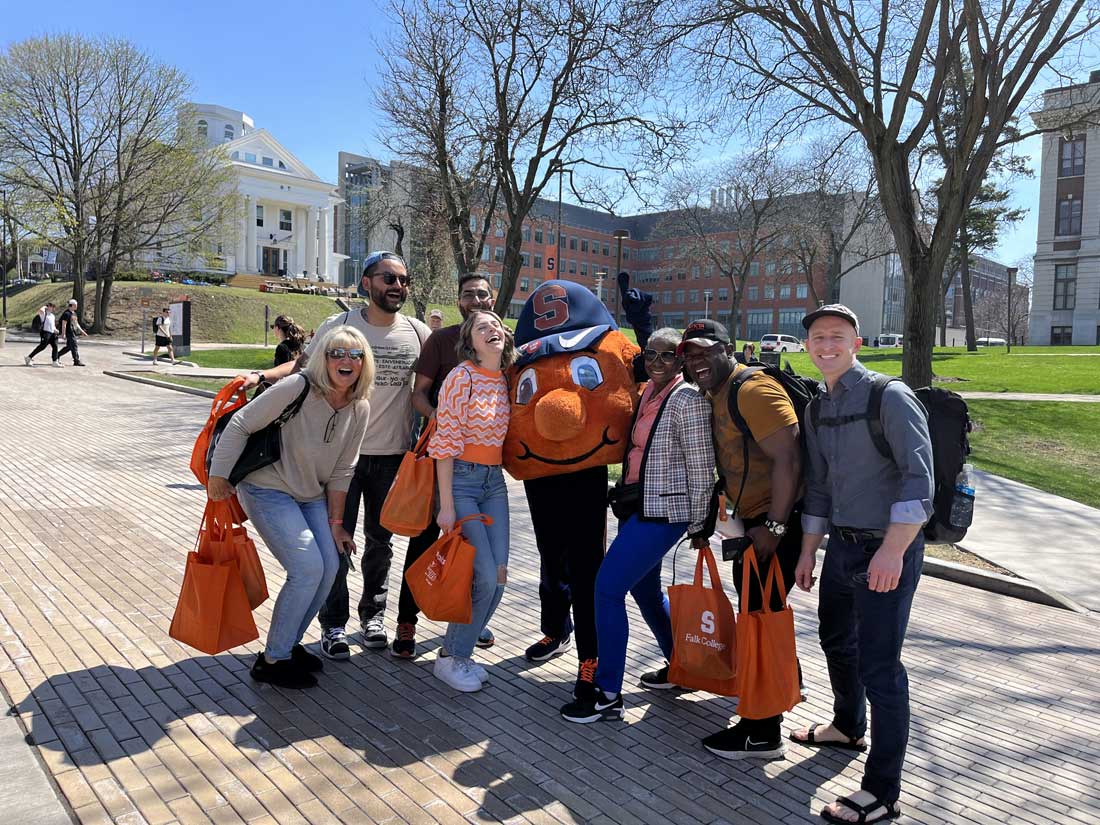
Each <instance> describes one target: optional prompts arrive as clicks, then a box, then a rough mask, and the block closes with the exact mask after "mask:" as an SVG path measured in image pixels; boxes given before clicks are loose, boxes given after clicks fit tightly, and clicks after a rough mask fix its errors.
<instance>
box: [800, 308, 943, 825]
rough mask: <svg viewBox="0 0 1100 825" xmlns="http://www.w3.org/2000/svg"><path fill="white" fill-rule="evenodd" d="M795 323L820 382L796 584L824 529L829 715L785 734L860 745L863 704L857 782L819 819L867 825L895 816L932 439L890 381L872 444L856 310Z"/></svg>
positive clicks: (808, 583)
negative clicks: (905, 655) (907, 644)
mask: <svg viewBox="0 0 1100 825" xmlns="http://www.w3.org/2000/svg"><path fill="white" fill-rule="evenodd" d="M802 323H803V325H804V326H805V327H806V329H807V330H809V338H808V339H807V344H808V348H809V352H810V358H811V359H812V360H813V362H814V365H815V366H816V367H817V368H818V369H819V370H821V373H822V375H823V376H824V377H825V385H826V386H825V390H824V391H823V392H822V394H821V396H820V397H819V398H818V399H817V400H816V401H815V402H813V403H815V404H817V405H819V407H818V409H817V410H816V415H807V416H806V419H807V420H806V451H807V464H806V497H805V510H804V512H803V516H802V526H803V529H804V531H805V535H804V539H803V544H802V556H801V558H800V560H799V563H798V568H797V569H796V572H795V580H796V582H797V583H798V586H799V587H801V588H802V589H803V590H809V589H810V588H811V587H812V586H813V584H814V581H815V579H814V577H813V572H814V564H815V555H816V552H817V548H818V547H819V546H820V543H821V539H822V538H823V537H824V534H825V533H826V532H828V533H829V544H828V546H827V548H826V551H825V565H824V567H823V568H822V571H821V597H820V600H819V603H818V618H819V621H820V627H819V633H820V636H821V647H822V650H824V652H825V658H826V660H827V662H828V665H829V681H830V683H831V685H832V689H833V698H834V702H833V709H834V712H833V718H832V720H831V722H830V723H829V724H828V725H814V726H812V727H810V728H808V729H804V730H801V731H795V732H793V733H792V734H791V739H793V740H794V741H795V742H799V743H802V744H804V745H808V746H810V747H840V748H846V749H849V750H864V749H865V748H866V743H865V741H864V734H865V733H866V730H867V702H868V700H869V701H870V703H871V709H872V714H871V753H870V755H869V757H868V759H867V767H866V769H865V772H864V776H863V781H862V783H861V790H860V791H859V792H857V793H854V794H852V795H851V796H849V797H842V798H841V799H838V800H837V801H836V802H834V803H832V804H831V805H829V806H827V807H826V809H825V811H823V812H822V815H823V816H824V817H825V818H826V819H827V820H828V821H830V822H856V821H866V822H878V821H881V820H884V819H888V818H893V815H895V814H896V810H897V800H898V797H899V795H900V793H901V769H902V763H903V762H904V759H905V748H906V744H907V742H908V738H909V682H908V677H907V676H906V673H905V667H904V665H902V663H901V647H902V643H903V642H904V640H905V631H906V628H907V626H908V623H909V610H910V608H911V606H912V603H913V595H914V593H915V591H916V587H917V582H918V580H919V579H920V572H921V565H922V562H923V559H924V538H923V536H922V534H921V529H922V527H923V526H924V523H925V522H926V521H927V520H928V518H929V517H930V516H931V515H932V493H933V472H932V444H931V440H930V438H929V435H928V421H927V417H926V414H925V411H924V408H923V406H922V405H921V404H920V402H919V401H918V400H917V398H916V396H915V395H914V394H913V392H912V390H910V389H909V387H907V386H905V385H904V384H902V383H901V382H899V381H895V382H892V383H890V384H888V385H887V386H886V388H885V390H884V392H883V395H882V404H881V410H880V414H879V418H880V421H881V424H882V429H883V435H884V436H885V440H886V442H887V444H889V447H890V457H889V458H887V457H886V456H884V455H882V454H881V453H880V452H879V450H878V449H877V448H876V446H875V444H874V442H873V441H872V439H871V430H870V426H869V424H868V421H867V413H868V409H869V406H868V402H869V400H870V396H871V389H872V385H873V378H874V375H875V374H874V373H872V372H870V371H869V370H867V369H866V368H865V367H864V366H863V365H862V364H860V363H859V362H858V361H857V360H856V353H858V352H859V349H860V345H861V342H862V339H861V338H860V337H859V320H858V319H857V318H856V316H855V313H853V312H852V311H851V310H850V309H848V308H847V307H845V306H842V305H840V304H833V305H830V306H825V307H821V308H820V309H817V310H815V311H814V312H812V313H810V314H809V315H807V316H806V317H805V318H804V319H803V322H802ZM815 421H816V426H815ZM861 812H862V813H863V814H864V815H865V817H866V818H865V820H859V816H860V813H861Z"/></svg>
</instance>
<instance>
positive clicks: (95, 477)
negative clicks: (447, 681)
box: [0, 342, 1100, 825]
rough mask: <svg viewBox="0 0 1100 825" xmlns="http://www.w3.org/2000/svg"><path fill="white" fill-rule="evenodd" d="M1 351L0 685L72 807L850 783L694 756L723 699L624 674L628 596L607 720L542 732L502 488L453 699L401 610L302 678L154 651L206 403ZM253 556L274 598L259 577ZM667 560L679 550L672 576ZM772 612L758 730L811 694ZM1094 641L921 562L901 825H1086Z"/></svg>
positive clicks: (534, 570) (334, 815) (334, 818)
mask: <svg viewBox="0 0 1100 825" xmlns="http://www.w3.org/2000/svg"><path fill="white" fill-rule="evenodd" d="M88 349H89V359H88V360H93V359H95V357H96V355H95V353H98V352H102V350H99V349H98V348H94V347H89V348H88ZM104 349H106V348H104ZM22 354H23V352H22V347H21V346H20V345H14V348H13V344H12V343H10V342H9V344H8V347H7V348H6V349H2V350H0V411H2V414H3V416H4V419H5V421H6V422H7V425H6V426H5V427H4V428H3V429H2V431H0V491H2V493H0V645H2V650H3V653H2V655H0V683H2V685H3V688H4V690H5V691H6V693H7V697H8V698H9V699H10V701H11V703H12V705H13V707H14V713H15V714H17V715H18V718H19V720H20V722H21V724H22V725H23V726H24V727H25V728H26V730H27V731H29V733H30V737H31V740H30V741H32V742H33V747H34V748H35V749H36V750H37V752H38V754H39V755H40V757H41V759H42V761H43V762H44V764H45V766H46V769H47V770H48V771H49V773H50V774H51V775H52V777H53V779H54V780H55V781H56V783H57V786H58V787H59V789H60V791H61V793H62V795H63V797H64V801H65V802H66V803H67V805H68V806H70V807H71V809H72V811H73V814H74V817H75V819H76V820H77V821H79V822H82V823H100V822H118V823H125V824H126V825H136V823H142V822H147V823H152V824H153V825H163V824H165V823H172V822H180V823H202V822H216V823H225V822H242V821H244V822H249V823H276V822H277V823H307V822H308V823H327V822H347V823H365V822H379V823H381V822H394V823H397V822H409V823H431V822H440V823H460V822H497V821H504V822H516V823H520V822H531V823H551V822H554V823H557V822H565V823H594V824H598V825H603V824H604V823H607V824H608V825H609V824H610V823H621V824H622V825H626V824H627V823H668V822H673V823H697V822H698V823H721V822H729V823H742V822H744V823H802V822H818V821H820V820H819V819H818V818H817V812H818V811H820V809H821V807H822V806H823V805H824V804H825V803H827V802H829V801H830V800H832V799H833V798H834V797H835V796H837V795H839V794H843V793H847V792H850V791H853V790H855V789H856V788H857V787H858V781H859V780H858V778H859V774H860V767H861V762H862V759H863V757H861V756H856V757H853V758H849V756H850V755H847V754H843V753H840V752H835V753H834V752H827V751H813V750H810V749H806V748H803V747H799V746H794V745H793V744H792V745H791V747H790V748H789V750H788V753H787V756H786V758H785V759H784V760H781V761H776V762H771V763H766V764H759V763H753V762H724V761H723V760H720V759H718V758H716V757H712V756H711V755H710V754H708V753H707V752H706V751H705V750H703V749H702V747H701V746H700V745H699V739H700V738H701V737H703V736H704V735H706V734H708V733H712V732H714V731H715V730H717V729H719V728H720V727H722V726H723V725H724V724H725V722H726V720H727V719H728V718H729V717H730V715H731V713H732V711H733V708H734V706H735V704H734V702H733V701H732V700H729V699H725V698H718V697H713V696H710V695H707V694H702V693H674V692H667V693H662V692H651V691H647V690H645V689H642V688H640V687H637V686H636V685H635V683H634V682H635V681H636V676H637V675H638V674H639V673H641V671H642V670H643V669H647V668H649V667H651V666H654V665H656V664H658V663H659V653H658V651H657V649H656V646H655V644H654V643H653V642H652V640H651V639H650V638H648V630H647V629H646V628H645V625H644V623H643V622H642V621H641V619H640V617H639V615H638V613H637V611H636V609H634V608H633V606H632V605H631V612H630V616H631V627H632V630H633V633H634V637H633V638H632V640H631V648H630V652H629V656H628V665H627V669H628V682H627V688H626V691H627V692H626V697H625V698H626V702H627V719H626V722H625V723H624V724H611V723H605V724H600V725H590V726H574V725H568V724H566V723H565V722H563V721H561V719H560V718H559V717H558V708H559V706H560V705H562V704H563V703H564V702H566V701H568V696H569V690H570V689H571V686H572V681H573V678H574V676H575V670H574V669H575V666H576V661H575V658H574V657H573V655H572V653H570V654H567V655H566V656H564V657H561V658H558V659H556V660H553V661H552V662H549V663H547V664H544V665H541V666H532V665H531V664H529V663H527V662H526V661H525V660H524V659H523V655H522V653H523V649H524V648H525V647H526V646H527V645H528V644H529V643H530V642H531V641H533V640H534V639H535V637H536V636H537V635H539V634H538V633H537V628H538V601H537V583H538V559H537V555H536V553H535V551H534V543H533V539H532V536H531V534H530V525H529V521H528V517H527V507H526V502H525V500H524V498H523V491H522V487H521V486H520V485H518V484H514V485H512V486H511V491H512V533H513V544H512V558H511V565H510V567H511V569H510V575H509V585H508V590H507V592H506V593H505V596H504V600H503V602H502V604H501V607H500V610H499V611H498V613H497V614H496V617H495V619H494V621H493V623H492V626H493V629H494V630H495V632H496V635H497V639H498V642H497V645H496V646H495V647H493V648H492V649H490V650H488V651H485V652H479V653H478V654H477V658H478V659H479V661H481V662H482V663H484V664H485V665H486V666H487V667H488V668H489V670H490V674H491V676H490V680H489V683H488V685H487V687H486V689H485V690H483V691H482V692H480V693H476V694H469V695H460V694H457V693H455V692H453V691H451V690H450V689H449V688H447V687H445V686H444V685H442V684H441V683H440V682H438V681H437V680H436V679H434V678H433V677H432V675H431V663H432V660H433V659H434V655H435V654H434V650H435V648H436V647H438V645H439V643H440V641H441V630H442V628H441V627H439V626H437V625H435V624H434V623H431V622H427V621H424V620H422V621H421V624H420V628H419V633H418V641H419V643H420V650H421V656H420V658H419V659H417V660H416V661H414V662H411V663H410V662H398V661H395V660H394V659H391V658H390V657H389V656H387V655H385V653H379V652H376V651H365V650H363V649H362V648H360V647H358V646H357V645H353V648H352V652H353V655H352V659H351V661H350V662H347V663H326V669H325V672H324V674H322V675H321V679H320V686H319V687H318V688H317V689H314V690H311V691H305V692H284V691H281V690H279V689H276V688H272V687H270V686H260V685H256V684H255V683H253V682H252V681H251V680H250V679H249V677H248V672H247V669H248V666H249V665H250V664H251V660H252V659H253V658H254V656H255V654H256V653H257V652H258V651H259V650H261V649H262V645H261V644H260V643H259V642H257V643H254V644H252V645H249V646H248V647H247V648H242V649H236V650H234V651H232V652H230V653H225V654H222V655H220V656H214V657H211V656H205V655H202V654H196V652H195V651H192V650H190V649H187V648H184V647H182V646H181V645H179V644H177V643H176V642H175V641H173V640H171V639H169V638H168V635H167V628H168V623H169V620H170V618H171V615H172V610H173V608H174V605H175V600H176V595H177V592H178V587H179V583H180V579H181V576H182V571H183V561H184V554H185V553H186V551H187V550H189V549H190V548H191V547H192V545H193V542H194V538H195V530H196V529H197V526H198V521H199V517H200V515H201V512H202V507H203V502H204V496H203V492H202V491H201V489H200V488H199V487H198V486H197V485H196V484H195V482H194V478H193V477H192V476H191V475H190V472H189V470H188V468H187V462H188V457H189V454H190V448H191V444H192V441H193V438H194V435H195V434H196V433H197V431H198V429H199V428H200V427H201V424H202V421H203V420H204V419H205V416H206V414H207V411H208V410H209V402H208V401H207V400H205V399H202V398H196V397H193V396H188V395H184V394H180V393H174V392H170V391H165V390H159V389H153V388H150V387H145V386H142V385H139V384H134V383H130V382H125V381H119V380H117V379H112V378H109V377H106V376H104V375H102V374H101V373H100V371H99V369H92V368H89V369H87V370H76V369H67V370H49V369H41V368H38V369H33V370H31V369H26V368H24V367H22V366H21V361H20V360H19V359H20V358H21V355H22ZM97 360H100V361H105V360H107V359H106V356H101V357H99V358H98V359H97ZM17 364H19V366H17ZM101 368H102V367H100V369H101ZM563 518H568V513H567V512H566V513H563ZM403 550H404V543H403V540H401V541H399V542H398V543H397V547H396V551H397V558H398V559H400V558H401V554H402V553H403ZM1036 552H1042V548H1039V547H1037V548H1036ZM261 555H262V557H263V560H264V564H265V568H266V570H267V574H268V581H269V585H270V588H271V591H272V593H273V594H275V593H276V592H277V590H278V588H279V587H280V586H281V584H282V571H281V569H280V568H279V566H278V565H277V564H276V563H275V562H274V560H273V559H272V558H271V556H270V555H269V554H268V553H267V552H266V550H264V549H263V548H262V546H261ZM689 564H690V560H689V559H688V557H687V554H686V553H684V552H681V554H680V559H679V563H678V571H677V573H678V575H679V577H681V578H683V577H684V576H685V575H687V573H688V567H689ZM724 569H725V570H727V571H728V568H724ZM398 570H399V565H395V571H394V573H393V576H392V578H391V587H394V588H395V587H396V584H397V581H398V579H397V575H398ZM670 575H671V564H669V565H668V566H666V576H665V581H666V583H667V582H668V581H669V579H670ZM349 580H350V581H352V582H353V583H355V582H356V577H352V578H351V579H349ZM359 582H360V583H361V579H359ZM729 584H730V583H729V582H727V585H729ZM728 589H730V590H732V587H729V588H728ZM393 592H394V593H396V590H394V591H393ZM357 597H358V588H357V587H356V588H355V589H354V590H353V593H352V598H353V599H356V598H357ZM395 602H396V598H394V599H393V602H391V605H390V607H389V609H388V611H387V618H388V619H389V620H390V623H389V631H390V633H391V634H392V632H393V624H392V621H393V618H394V615H395V611H396V604H395ZM273 604H274V600H273V599H272V600H270V601H268V602H267V603H266V604H265V605H263V606H262V607H261V608H260V609H259V610H258V611H257V613H256V620H257V624H258V625H259V627H260V631H261V634H263V633H265V632H266V628H267V625H268V622H269V620H270V614H271V608H272V606H273ZM793 605H794V609H795V612H796V623H797V629H798V633H799V652H800V655H801V657H802V663H803V667H804V670H805V673H806V681H807V684H808V687H809V690H810V695H809V698H808V701H807V702H806V703H804V704H802V705H799V706H798V707H797V708H796V709H795V710H794V711H793V712H792V713H791V714H790V715H789V717H788V722H787V723H786V725H785V728H786V729H789V728H790V726H791V725H792V724H799V725H800V724H804V723H809V722H813V721H827V720H828V718H829V714H828V711H829V707H830V702H831V700H830V696H829V692H828V680H827V677H826V675H825V671H824V660H823V657H822V655H821V651H820V648H819V647H818V646H817V640H816V617H815V607H816V597H815V596H814V595H807V594H803V593H798V594H796V595H795V596H794V598H793ZM1098 631H1100V623H1098V617H1097V616H1096V615H1078V614H1074V613H1070V612H1066V611H1061V610H1056V609H1053V608H1045V607H1038V606H1035V605H1032V604H1029V603H1026V602H1022V601H1017V600H1014V599H1010V598H1007V597H1002V596H997V595H992V594H988V593H984V592H980V591H977V590H971V589H967V588H965V587H962V586H959V585H954V584H948V583H944V582H940V581H936V580H933V579H930V578H925V579H924V580H923V581H922V583H921V587H920V589H919V591H918V595H917V599H916V602H915V604H914V609H913V619H912V623H911V625H910V631H909V637H908V644H907V647H906V653H905V660H906V663H907V665H908V668H909V677H910V683H911V686H912V691H913V725H912V740H911V743H910V751H909V758H908V762H907V771H906V778H905V783H906V784H905V789H904V792H903V796H902V804H903V806H904V809H905V811H906V818H905V819H904V820H903V821H905V822H914V823H940V822H945V823H1000V822H1004V821H1008V820H1011V821H1018V822H1023V823H1032V824H1033V825H1048V823H1082V825H1090V824H1091V823H1095V822H1097V821H1098V820H1100V778H1098V776H1097V774H1096V770H1095V766H1096V765H1097V764H1100V746H1098V745H1097V738H1098V737H1100V680H1098V679H1097V673H1100V632H1098ZM305 641H306V642H307V643H314V642H315V641H316V625H315V626H314V631H313V633H312V634H311V636H310V637H309V638H307V639H306V640H305ZM632 677H634V679H633V680H632ZM4 813H5V812H3V811H0V814H4ZM16 825H18V823H17V824H16Z"/></svg>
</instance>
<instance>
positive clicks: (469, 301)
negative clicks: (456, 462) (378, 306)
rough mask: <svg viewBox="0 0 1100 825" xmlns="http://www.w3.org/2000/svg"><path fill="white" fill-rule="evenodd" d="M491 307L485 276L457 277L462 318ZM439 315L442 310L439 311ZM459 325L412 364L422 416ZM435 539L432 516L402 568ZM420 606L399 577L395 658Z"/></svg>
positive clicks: (430, 409)
mask: <svg viewBox="0 0 1100 825" xmlns="http://www.w3.org/2000/svg"><path fill="white" fill-rule="evenodd" d="M492 308H493V288H492V286H490V284H489V276H488V275H486V274H484V273H481V272H467V273H465V274H464V275H462V277H461V278H459V279H458V311H459V312H460V313H462V320H463V321H465V320H466V318H468V317H469V315H470V313H471V312H474V311H475V310H480V309H486V310H491V309H492ZM440 314H441V315H442V313H440ZM461 329H462V324H461V323H458V324H454V325H452V326H449V327H443V328H442V329H437V330H436V331H435V332H433V333H432V334H431V337H429V338H428V340H427V341H426V342H425V343H424V350H423V351H422V352H421V353H420V360H419V361H417V364H416V383H415V385H414V386H413V398H412V403H413V407H415V408H416V411H417V412H418V413H420V414H421V415H422V416H424V417H425V418H431V417H432V416H433V415H435V408H436V406H437V405H438V403H439V388H440V387H441V386H443V379H444V378H446V377H447V374H448V373H449V372H450V371H451V370H453V369H454V368H455V367H457V366H458V362H459V358H458V350H457V345H458V340H459V332H460V331H461ZM438 538H439V525H437V524H436V523H435V519H432V521H431V523H430V524H429V525H428V527H427V529H426V530H425V531H424V532H423V533H421V534H420V535H419V536H414V537H413V538H411V539H410V540H409V547H408V550H406V551H405V570H408V569H409V566H410V565H411V564H412V563H413V562H414V561H416V560H417V559H418V558H420V555H421V554H422V553H423V552H424V551H425V550H426V549H427V548H429V547H431V546H432V544H433V543H434V542H435V540H436V539H438ZM419 612H420V608H419V607H417V605H416V599H414V598H413V595H412V592H411V591H410V590H409V585H408V583H407V582H406V581H405V577H404V576H402V577H401V596H400V598H399V600H398V602H397V634H396V635H395V636H394V640H393V645H392V646H391V647H390V655H392V656H393V657H395V658H397V659H412V658H414V657H415V656H416V620H417V614H418V613H419ZM494 641H495V639H494V638H493V632H492V631H491V630H489V629H488V628H484V629H482V631H481V635H480V636H479V637H478V640H477V645H478V647H491V646H492V645H493V642H494Z"/></svg>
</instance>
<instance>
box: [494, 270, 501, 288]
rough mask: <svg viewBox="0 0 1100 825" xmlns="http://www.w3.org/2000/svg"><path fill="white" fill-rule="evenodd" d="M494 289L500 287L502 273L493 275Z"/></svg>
mask: <svg viewBox="0 0 1100 825" xmlns="http://www.w3.org/2000/svg"><path fill="white" fill-rule="evenodd" d="M493 289H500V273H499V272H498V273H497V274H496V275H494V276H493Z"/></svg>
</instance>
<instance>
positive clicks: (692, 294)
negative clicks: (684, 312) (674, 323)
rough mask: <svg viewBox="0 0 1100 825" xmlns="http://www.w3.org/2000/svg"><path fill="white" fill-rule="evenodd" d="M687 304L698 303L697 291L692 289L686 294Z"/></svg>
mask: <svg viewBox="0 0 1100 825" xmlns="http://www.w3.org/2000/svg"><path fill="white" fill-rule="evenodd" d="M688 303H689V304H697V303H699V290H697V289H693V290H692V291H691V292H689V293H688Z"/></svg>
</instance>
